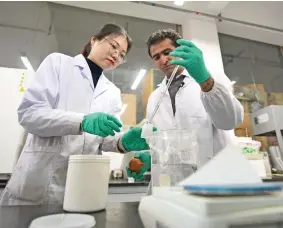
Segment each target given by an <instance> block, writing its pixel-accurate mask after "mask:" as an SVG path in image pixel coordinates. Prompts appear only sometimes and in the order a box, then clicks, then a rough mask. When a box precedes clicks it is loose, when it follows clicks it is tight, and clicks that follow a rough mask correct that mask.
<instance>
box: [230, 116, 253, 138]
mask: <svg viewBox="0 0 283 228" xmlns="http://www.w3.org/2000/svg"><path fill="white" fill-rule="evenodd" d="M251 127H252V126H251V122H250V114H249V113H245V114H244V120H243V122H242V123H241V124H240V125H238V126H237V127H235V129H234V132H235V135H236V136H239V137H247V136H249V137H251V135H252V129H251Z"/></svg>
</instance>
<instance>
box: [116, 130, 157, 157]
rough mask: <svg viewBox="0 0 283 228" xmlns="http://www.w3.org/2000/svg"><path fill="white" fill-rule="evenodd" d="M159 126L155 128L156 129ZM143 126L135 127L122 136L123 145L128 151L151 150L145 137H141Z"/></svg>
mask: <svg viewBox="0 0 283 228" xmlns="http://www.w3.org/2000/svg"><path fill="white" fill-rule="evenodd" d="M156 130H157V128H155V127H154V128H153V131H156ZM141 132H142V128H141V127H135V128H133V129H131V130H129V131H128V132H127V133H125V134H124V135H123V136H122V139H121V140H122V145H123V147H124V148H125V150H126V151H128V152H129V151H140V150H149V146H148V144H147V142H146V140H145V139H144V138H142V137H141Z"/></svg>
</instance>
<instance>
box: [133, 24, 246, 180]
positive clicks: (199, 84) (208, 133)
mask: <svg viewBox="0 0 283 228" xmlns="http://www.w3.org/2000/svg"><path fill="white" fill-rule="evenodd" d="M147 46H148V53H149V56H150V57H151V58H152V60H153V62H154V65H155V66H156V67H157V68H158V69H159V70H161V71H162V72H163V73H164V76H165V78H164V80H163V81H162V83H161V84H160V85H159V87H158V88H157V89H156V90H155V91H154V92H153V93H152V94H151V95H150V97H149V100H148V104H147V112H146V118H147V119H149V118H150V116H151V114H152V113H153V110H154V108H155V106H156V104H157V102H158V99H159V98H160V95H161V93H162V92H163V91H165V88H166V83H167V82H168V79H169V77H170V76H171V74H172V72H173V70H174V68H175V66H176V65H179V66H180V67H179V69H178V71H177V73H176V76H175V78H174V80H173V81H172V84H171V85H170V87H169V90H168V91H167V92H166V95H165V96H164V98H163V101H162V103H161V105H160V107H159V109H158V111H157V113H156V115H155V117H154V119H153V121H152V123H153V125H154V126H155V127H157V128H158V130H167V129H188V130H189V129H192V128H194V129H195V130H196V132H197V137H198V144H199V165H200V166H202V165H203V164H205V163H206V162H207V161H208V160H209V159H211V158H212V157H213V156H214V155H215V154H216V153H217V152H219V151H220V150H221V149H222V148H224V147H225V146H226V145H227V143H229V140H231V138H230V134H229V132H228V130H232V129H234V128H235V127H236V126H237V125H239V124H240V123H241V122H242V121H243V107H242V105H241V104H240V102H239V101H238V100H237V99H236V98H235V97H234V95H233V94H232V92H231V89H230V88H228V87H227V86H225V85H222V84H221V83H219V82H218V81H216V80H215V79H214V78H213V75H211V74H210V73H209V71H208V69H207V68H206V66H205V63H204V59H203V54H202V51H201V50H200V49H199V48H198V47H197V46H196V45H195V44H193V43H192V42H190V41H187V40H183V39H181V36H180V35H179V34H178V33H176V32H175V31H173V30H171V29H166V30H158V31H156V32H155V33H153V34H152V35H151V36H150V37H149V39H148V41H147ZM146 156H147V154H142V155H141V154H140V153H137V156H136V157H138V158H140V160H141V161H142V162H143V163H147V161H150V159H148V158H147V157H146ZM147 167H148V166H147ZM145 171H146V170H145V168H143V169H141V171H140V173H138V174H137V173H133V172H132V173H131V172H130V171H128V175H130V176H131V175H132V176H133V177H134V178H135V179H136V180H142V179H143V173H144V172H145Z"/></svg>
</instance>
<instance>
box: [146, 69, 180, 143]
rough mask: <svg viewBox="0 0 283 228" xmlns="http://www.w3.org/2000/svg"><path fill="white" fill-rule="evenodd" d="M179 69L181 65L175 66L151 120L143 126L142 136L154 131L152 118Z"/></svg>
mask: <svg viewBox="0 0 283 228" xmlns="http://www.w3.org/2000/svg"><path fill="white" fill-rule="evenodd" d="M178 69H179V65H177V66H175V68H174V70H173V72H172V74H171V76H170V78H169V81H168V83H167V85H166V88H165V90H164V91H163V92H162V93H161V95H160V98H159V100H158V102H157V104H156V106H155V108H154V110H153V113H152V114H151V116H150V118H149V120H148V121H146V122H145V123H144V124H143V126H142V134H141V137H142V138H145V137H146V136H147V135H150V133H151V132H152V131H153V124H152V120H153V118H154V116H155V114H156V112H157V110H158V109H159V106H160V104H161V102H162V100H163V97H164V96H165V94H166V92H167V90H168V88H169V86H170V85H171V82H172V81H173V79H174V77H175V74H176V73H177V71H178Z"/></svg>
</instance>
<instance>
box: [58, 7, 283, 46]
mask: <svg viewBox="0 0 283 228" xmlns="http://www.w3.org/2000/svg"><path fill="white" fill-rule="evenodd" d="M156 2H157V1H156ZM57 3H60V4H65V5H72V6H76V7H81V8H85V9H92V10H97V11H102V12H108V13H115V14H120V15H126V16H131V17H137V18H143V19H149V20H155V21H162V22H167V23H174V24H180V25H182V24H184V23H186V21H187V20H188V17H194V15H192V14H188V13H186V12H180V11H176V10H173V9H163V8H160V7H157V6H151V5H144V4H137V3H133V2H126V1H125V2H120V1H118V2H112V1H111V2H102V1H95V2H94V1H92V2H78V1H76V2H68V1H64V2H60V1H57ZM157 3H158V2H157ZM187 4H188V3H187ZM190 4H193V2H190ZM190 4H188V5H189V7H190ZM196 4H199V3H196ZM171 6H174V4H173V1H171ZM207 6H209V7H207ZM211 7H212V8H211ZM177 8H178V7H177ZM179 8H183V7H179ZM192 9H193V10H199V12H203V11H204V12H206V13H208V12H210V13H211V14H214V15H215V14H216V12H217V13H221V15H222V16H223V17H227V18H232V19H236V20H240V21H245V22H249V23H255V24H260V25H263V26H270V27H273V28H280V29H282V30H283V14H282V12H283V2H280V1H276V2H267V1H266V2H254V1H251V2H246V1H239V2H237V1H230V2H229V3H227V1H225V3H224V4H214V3H212V4H211V2H209V1H208V2H206V3H205V4H199V5H198V6H197V7H192ZM216 23H217V28H218V32H221V33H225V34H230V35H234V36H238V37H242V38H247V39H252V40H257V41H260V42H264V43H270V44H275V45H282V43H283V42H282V40H283V34H282V32H274V31H269V30H265V29H259V28H254V27H250V26H247V25H243V24H236V23H232V22H227V21H222V22H218V21H217V22H216ZM200 29H201V28H200Z"/></svg>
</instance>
